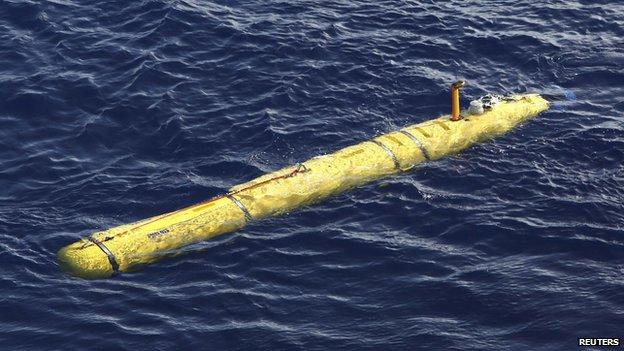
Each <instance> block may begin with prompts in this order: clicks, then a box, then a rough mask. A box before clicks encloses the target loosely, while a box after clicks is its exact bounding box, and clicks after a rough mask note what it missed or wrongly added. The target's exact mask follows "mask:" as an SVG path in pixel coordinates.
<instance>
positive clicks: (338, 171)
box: [58, 94, 549, 278]
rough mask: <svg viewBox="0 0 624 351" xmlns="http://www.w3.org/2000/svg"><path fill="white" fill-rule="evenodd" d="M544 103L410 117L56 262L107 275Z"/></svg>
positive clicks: (458, 143)
mask: <svg viewBox="0 0 624 351" xmlns="http://www.w3.org/2000/svg"><path fill="white" fill-rule="evenodd" d="M548 105H549V104H548V102H547V101H546V100H545V99H543V98H542V97H541V96H539V95H535V94H530V95H518V96H515V97H513V98H511V99H509V100H507V101H504V102H501V103H499V104H497V105H494V106H493V107H492V109H491V110H488V111H486V112H485V113H483V114H481V115H477V116H468V117H466V118H464V119H462V120H459V121H456V122H453V121H450V120H449V116H443V117H440V118H437V119H434V120H431V121H427V122H423V123H419V124H415V125H411V126H408V127H406V128H404V129H402V130H400V131H396V132H392V133H388V134H384V135H381V136H378V137H376V138H374V139H372V140H369V141H365V142H362V143H360V144H357V145H353V146H349V147H346V148H344V149H342V150H339V151H337V152H334V153H332V154H329V155H323V156H319V157H315V158H312V159H310V160H308V161H306V162H304V163H302V164H300V165H296V166H292V167H287V168H284V169H281V170H278V171H276V172H273V173H269V174H266V175H263V176H261V177H259V178H256V179H254V180H252V181H250V182H247V183H244V184H241V185H238V186H235V187H234V188H232V189H231V190H230V192H229V194H230V195H229V196H222V197H218V198H215V199H212V200H209V201H207V202H204V203H201V204H197V205H194V206H191V207H188V208H185V209H181V210H178V211H174V212H171V213H167V214H163V215H160V216H156V217H152V218H149V219H146V220H143V221H140V222H136V223H132V224H127V225H122V226H119V227H115V228H112V229H109V230H106V231H102V232H97V233H94V234H93V235H92V236H91V238H92V239H93V241H91V240H87V239H82V240H81V241H78V242H76V243H73V244H71V245H68V246H66V247H63V248H62V249H61V250H60V251H59V253H58V258H59V264H60V266H61V267H62V268H63V269H64V270H65V271H67V272H69V273H70V274H72V275H75V276H78V277H83V278H105V277H109V276H111V275H112V274H113V273H114V272H115V269H113V266H114V265H115V264H116V265H118V270H119V271H120V272H124V271H128V270H130V269H131V268H133V267H137V266H140V265H145V264H148V263H151V262H153V261H155V260H157V259H159V258H161V257H163V256H166V255H168V254H171V253H172V252H175V250H177V249H179V248H182V247H184V246H187V245H191V244H193V243H197V242H200V241H204V240H207V239H210V238H212V237H214V236H217V235H221V234H225V233H229V232H233V231H235V230H237V229H240V228H242V227H244V226H245V225H246V224H247V222H248V221H249V220H250V219H252V218H253V219H260V218H264V217H267V216H275V215H278V214H280V213H284V212H287V211H290V210H293V209H295V208H298V207H301V206H305V205H308V204H311V203H314V202H317V201H319V200H322V199H324V198H327V197H329V196H332V195H335V194H338V193H341V192H343V191H345V190H348V189H350V188H353V187H357V186H360V185H362V184H365V183H368V182H371V181H373V180H376V179H379V178H382V177H385V176H388V175H391V174H394V173H398V172H401V171H404V170H408V169H410V168H412V167H413V166H415V165H417V164H419V163H422V162H425V161H427V160H436V159H439V158H441V157H444V156H447V155H451V154H454V153H457V152H460V151H462V150H464V149H466V148H467V147H469V146H471V145H473V144H475V143H477V142H481V141H484V140H487V139H489V138H492V137H495V136H498V135H501V134H504V133H506V132H508V131H510V130H511V129H513V128H514V127H515V126H516V125H518V124H519V123H521V122H523V121H525V120H527V119H529V118H532V117H534V116H536V115H537V114H539V113H540V112H542V111H544V110H546V109H548ZM98 243H99V244H100V245H102V246H103V247H104V248H102V247H100V246H99V245H98ZM106 251H108V252H106ZM111 255H112V257H110V256H111ZM111 259H112V260H113V261H114V262H113V261H111ZM115 268H117V267H115Z"/></svg>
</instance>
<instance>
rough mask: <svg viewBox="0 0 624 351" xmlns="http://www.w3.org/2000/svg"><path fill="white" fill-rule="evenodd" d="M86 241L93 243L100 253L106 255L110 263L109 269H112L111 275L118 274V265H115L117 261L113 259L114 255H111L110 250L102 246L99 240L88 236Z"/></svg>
mask: <svg viewBox="0 0 624 351" xmlns="http://www.w3.org/2000/svg"><path fill="white" fill-rule="evenodd" d="M87 240H89V241H90V242H92V243H94V244H95V245H97V247H99V248H100V250H102V252H104V253H105V254H106V256H107V257H108V262H109V263H110V265H111V267H112V268H113V273H118V272H119V264H118V263H117V260H116V259H115V255H113V253H112V252H111V250H109V249H108V247H106V245H104V244H103V243H102V242H100V241H99V240H97V239H95V238H93V237H90V236H88V237H87Z"/></svg>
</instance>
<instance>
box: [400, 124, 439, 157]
mask: <svg viewBox="0 0 624 351" xmlns="http://www.w3.org/2000/svg"><path fill="white" fill-rule="evenodd" d="M399 133H401V134H403V135H405V136H406V137H408V138H410V139H412V141H413V142H414V144H416V146H418V148H419V149H420V151H421V152H422V154H423V156H425V158H426V159H427V161H430V160H431V157H430V156H429V151H427V148H426V147H425V144H423V142H422V141H420V139H418V138H417V137H416V136H415V135H414V134H412V133H410V132H408V131H407V130H399Z"/></svg>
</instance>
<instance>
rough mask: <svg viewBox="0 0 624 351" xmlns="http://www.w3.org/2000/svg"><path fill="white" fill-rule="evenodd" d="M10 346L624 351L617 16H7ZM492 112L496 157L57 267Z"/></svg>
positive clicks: (225, 7)
mask: <svg viewBox="0 0 624 351" xmlns="http://www.w3.org/2000/svg"><path fill="white" fill-rule="evenodd" d="M0 39H1V40H0V63H1V65H0V302H1V304H0V306H1V307H0V349H2V350H60V349H63V350H133V351H135V350H512V351H517V350H587V349H588V348H582V347H578V346H577V338H579V337H624V279H623V276H624V235H623V234H624V233H623V228H624V224H623V218H624V205H623V202H624V166H623V160H624V94H623V92H624V90H623V88H624V70H623V68H624V3H623V2H621V1H616V0H611V1H606V0H605V1H590V0H583V1H580V0H577V1H558V0H546V1H525V0H520V1H504V0H497V1H495V0H492V1H444V2H442V1H432V0H430V1H374V2H371V1H325V2H307V1H297V0H294V1H288V2H282V1H262V0H251V1H199V0H179V1H175V0H170V1H164V0H158V1H148V0H143V1H120V0H114V1H108V0H102V1H92V0H76V1H70V0H47V1H46V0H41V1H28V0H24V1H18V0H3V1H1V2H0ZM456 79H465V80H467V81H468V86H467V87H466V89H465V90H464V93H463V94H464V95H463V100H462V102H463V103H464V104H466V103H467V102H468V101H469V100H470V99H474V98H477V97H479V96H481V95H483V94H486V93H488V92H492V93H500V94H508V93H514V92H527V91H528V92H540V93H546V94H550V95H556V96H566V98H565V99H562V100H561V101H558V102H556V103H555V104H554V106H553V108H552V109H551V110H549V111H548V112H546V113H543V114H542V115H540V116H539V118H537V119H535V120H534V121H532V122H530V123H526V124H524V125H522V126H521V127H520V128H518V129H516V130H515V131H513V132H512V133H510V134H508V135H506V136H503V137H501V138H498V139H496V140H494V141H492V142H489V143H485V144H481V145H478V146H475V147H473V148H471V149H469V150H467V151H466V152H464V153H462V154H460V155H457V156H454V157H450V158H446V159H443V160H440V161H438V162H432V163H428V164H425V165H423V166H420V167H418V168H417V169H416V170H414V171H413V172H410V173H406V174H401V175H397V176H395V177H392V178H388V179H386V180H383V181H381V182H377V183H373V184H370V185H368V186H365V187H362V188H359V189H356V190H354V191H351V192H349V193H346V194H343V195H340V196H337V197H334V198H331V199H329V200H327V201H325V202H323V203H320V204H318V205H315V206H311V207H307V208H304V209H301V210H298V211H295V212H293V213H290V214H288V215H286V216H283V217H280V218H275V219H270V220H262V221H259V222H256V223H254V224H252V225H250V226H248V227H247V228H245V229H244V230H241V231H239V232H236V233H234V234H231V235H226V236H223V237H220V238H218V239H216V240H213V241H210V242H207V243H205V244H201V245H196V246H194V247H192V248H189V249H188V250H187V251H189V252H188V253H187V254H186V255H184V256H181V257H178V258H174V259H169V260H165V261H161V262H159V263H157V264H154V265H151V266H149V267H146V268H144V269H142V270H140V271H138V272H133V273H129V274H123V275H120V276H117V277H114V278H112V279H108V280H97V281H88V280H82V279H76V278H72V277H70V276H68V275H66V274H65V273H63V272H62V271H61V270H60V269H59V267H58V264H57V262H56V252H57V251H58V249H59V248H61V247H62V246H64V245H67V244H69V243H71V242H74V241H76V240H78V239H79V238H81V237H83V236H86V235H89V234H90V233H92V232H94V231H98V230H103V229H106V228H109V227H112V226H115V225H119V224H123V223H127V222H131V221H135V220H139V219H142V218H145V217H148V216H152V215H156V214H160V213H163V212H166V211H170V210H174V209H177V208H180V207H183V206H187V205H191V204H193V203H196V202H199V201H202V200H205V199H208V198H210V197H212V196H215V195H219V194H222V193H224V192H225V191H226V190H227V189H228V188H229V187H230V186H232V185H235V184H237V183H240V182H243V181H245V180H248V179H251V178H253V177H255V176H258V175H260V174H262V173H264V172H267V171H272V170H276V169H278V168H280V167H283V166H286V165H289V164H293V163H295V162H298V161H302V160H306V159H308V158H310V157H313V156H316V155H319V154H323V153H328V152H331V151H334V150H337V149H338V148H341V147H344V146H347V145H350V144H353V143H356V142H359V141H361V140H364V139H367V138H371V137H373V136H375V135H377V134H380V133H382V132H386V131H391V130H393V129H397V128H399V127H400V126H403V125H407V124H411V123H416V122H419V121H424V120H427V119H430V118H433V117H436V116H438V115H440V114H442V113H447V111H448V110H449V91H448V90H449V89H448V87H449V85H450V83H452V82H453V81H454V80H456Z"/></svg>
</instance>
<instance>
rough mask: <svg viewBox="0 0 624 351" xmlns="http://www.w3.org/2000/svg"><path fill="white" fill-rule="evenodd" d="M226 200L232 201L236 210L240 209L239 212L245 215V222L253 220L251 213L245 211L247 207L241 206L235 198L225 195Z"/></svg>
mask: <svg viewBox="0 0 624 351" xmlns="http://www.w3.org/2000/svg"><path fill="white" fill-rule="evenodd" d="M227 198H228V199H230V200H232V202H233V203H234V204H235V205H236V206H238V208H240V209H241V211H243V213H244V214H245V219H246V220H247V221H251V220H252V219H253V217H252V216H251V213H250V212H249V210H248V209H247V207H245V205H243V203H242V202H240V200H238V199H237V198H235V197H234V196H233V195H227Z"/></svg>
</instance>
